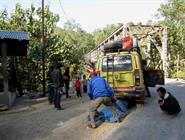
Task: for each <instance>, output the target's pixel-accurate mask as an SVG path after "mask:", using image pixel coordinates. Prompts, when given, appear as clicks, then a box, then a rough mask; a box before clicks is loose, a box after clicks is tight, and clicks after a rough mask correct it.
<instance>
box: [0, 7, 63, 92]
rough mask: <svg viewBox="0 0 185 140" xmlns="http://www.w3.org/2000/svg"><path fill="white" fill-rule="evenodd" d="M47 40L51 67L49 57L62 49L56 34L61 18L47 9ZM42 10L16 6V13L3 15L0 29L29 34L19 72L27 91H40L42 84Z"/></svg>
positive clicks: (47, 51) (0, 19) (45, 14)
mask: <svg viewBox="0 0 185 140" xmlns="http://www.w3.org/2000/svg"><path fill="white" fill-rule="evenodd" d="M44 11H45V13H44V16H45V38H46V51H45V52H46V54H45V56H46V66H47V65H49V61H48V60H49V59H48V58H49V57H50V55H51V54H53V53H54V52H55V51H56V50H57V49H60V41H59V37H58V36H57V35H56V34H54V28H55V27H56V23H57V22H58V20H59V16H58V15H55V14H53V13H52V12H50V11H49V7H48V6H46V7H45V10H44ZM41 16H42V15H41V8H37V9H36V8H35V7H34V6H33V5H31V7H30V8H28V9H22V8H21V6H20V5H19V4H16V6H15V11H14V12H13V13H11V14H10V16H9V15H8V14H7V12H6V10H4V11H3V12H2V13H1V16H0V27H3V28H1V29H6V30H15V31H25V32H28V33H29V37H30V41H29V47H28V55H27V57H18V59H17V64H18V72H19V76H20V79H21V80H22V82H23V83H24V88H25V89H27V90H39V89H40V88H41V83H42V71H41V70H42V62H41V46H42V45H41V44H42V42H41V38H42V32H41V31H42V24H41V23H42V22H41V21H42V20H41V19H42V18H41Z"/></svg>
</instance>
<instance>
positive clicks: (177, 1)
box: [158, 0, 185, 71]
mask: <svg viewBox="0 0 185 140" xmlns="http://www.w3.org/2000/svg"><path fill="white" fill-rule="evenodd" d="M158 12H159V13H158V16H161V17H163V18H164V20H162V21H161V22H160V24H161V25H163V26H167V27H168V46H169V47H168V51H169V57H170V59H171V67H172V70H173V71H174V70H175V67H174V66H175V63H176V62H177V61H176V59H177V56H178V55H179V57H180V60H182V59H184V58H185V55H184V53H185V34H184V33H185V1H184V0H169V1H168V2H167V3H165V4H161V7H160V8H159V9H158ZM181 69H182V67H181Z"/></svg>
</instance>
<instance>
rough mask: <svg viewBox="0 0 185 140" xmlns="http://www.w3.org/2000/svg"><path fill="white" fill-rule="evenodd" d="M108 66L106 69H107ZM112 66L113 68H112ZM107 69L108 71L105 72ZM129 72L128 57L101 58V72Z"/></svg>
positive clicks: (129, 61) (130, 68)
mask: <svg viewBox="0 0 185 140" xmlns="http://www.w3.org/2000/svg"><path fill="white" fill-rule="evenodd" d="M107 66H108V68H107ZM113 66H114V67H113ZM107 69H108V70H107ZM113 70H114V71H129V70H132V60H131V56H130V55H124V56H108V57H104V58H103V62H102V71H103V72H105V71H113Z"/></svg>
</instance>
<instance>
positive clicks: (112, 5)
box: [0, 0, 167, 32]
mask: <svg viewBox="0 0 185 140" xmlns="http://www.w3.org/2000/svg"><path fill="white" fill-rule="evenodd" d="M165 1H167V0H45V5H49V6H50V10H51V11H52V12H54V13H56V14H59V16H60V21H59V22H58V23H57V26H59V27H63V25H64V23H65V22H66V21H67V20H70V19H74V20H75V21H76V22H77V23H79V24H80V25H81V27H82V29H84V30H86V31H87V32H93V31H94V30H95V29H98V28H103V27H106V25H107V24H116V23H123V24H126V23H128V22H133V23H135V24H137V23H139V22H142V23H143V24H145V23H147V21H149V20H152V21H154V22H155V21H157V20H158V19H157V18H156V17H155V14H156V13H157V9H158V8H159V7H160V4H161V3H165ZM16 3H20V4H21V6H22V8H29V7H30V5H31V3H33V4H34V6H35V7H38V6H41V0H0V11H1V10H3V9H5V8H6V9H7V10H8V12H13V11H14V9H15V4H16Z"/></svg>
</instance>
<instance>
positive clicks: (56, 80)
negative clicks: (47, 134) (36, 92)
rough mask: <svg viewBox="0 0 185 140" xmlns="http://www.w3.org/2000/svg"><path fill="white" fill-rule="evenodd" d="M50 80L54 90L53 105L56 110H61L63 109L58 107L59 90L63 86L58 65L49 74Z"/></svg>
mask: <svg viewBox="0 0 185 140" xmlns="http://www.w3.org/2000/svg"><path fill="white" fill-rule="evenodd" d="M51 78H52V82H53V88H54V105H55V108H57V110H63V109H64V108H62V107H61V105H60V100H61V90H60V88H61V87H62V86H63V79H62V75H61V72H60V65H59V64H57V65H56V66H55V68H54V69H53V71H52V72H51Z"/></svg>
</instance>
